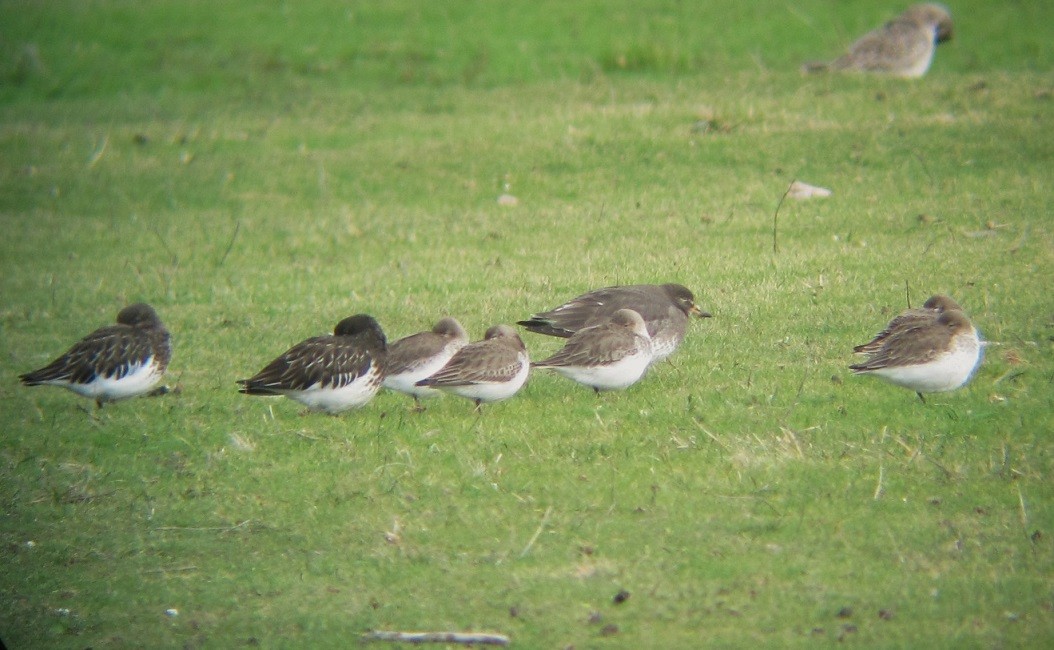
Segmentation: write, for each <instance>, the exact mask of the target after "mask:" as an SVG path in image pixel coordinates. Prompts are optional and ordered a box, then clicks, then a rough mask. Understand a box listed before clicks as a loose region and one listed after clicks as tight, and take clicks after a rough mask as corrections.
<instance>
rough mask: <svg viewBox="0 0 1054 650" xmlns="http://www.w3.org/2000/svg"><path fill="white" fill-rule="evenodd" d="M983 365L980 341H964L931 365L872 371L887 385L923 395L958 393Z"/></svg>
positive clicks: (966, 338)
mask: <svg viewBox="0 0 1054 650" xmlns="http://www.w3.org/2000/svg"><path fill="white" fill-rule="evenodd" d="M980 362H981V345H980V342H979V341H978V339H977V338H976V337H965V336H963V337H960V338H959V341H958V345H957V346H956V347H955V349H954V350H953V351H952V352H950V353H949V354H946V355H944V356H943V357H940V358H939V359H936V360H934V361H931V362H929V363H922V364H918V365H914V366H901V367H899V368H882V369H880V370H872V371H871V374H874V375H878V376H879V377H881V378H883V379H885V380H886V381H888V382H890V383H892V384H896V385H897V386H903V387H904V388H910V389H911V390H914V391H918V392H920V393H941V392H944V391H948V390H955V389H956V388H959V387H960V386H962V385H963V384H965V383H966V382H967V381H968V380H969V379H970V375H972V374H973V372H974V370H975V369H976V368H977V366H978V365H979V364H980Z"/></svg>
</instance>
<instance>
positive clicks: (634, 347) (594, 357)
mask: <svg viewBox="0 0 1054 650" xmlns="http://www.w3.org/2000/svg"><path fill="white" fill-rule="evenodd" d="M641 342H642V339H640V337H638V336H637V335H636V334H634V333H633V332H631V331H629V330H627V329H626V328H624V327H614V326H597V327H594V328H588V329H584V330H582V331H580V332H578V333H577V334H576V335H575V336H573V337H571V339H570V340H568V342H567V344H566V345H565V346H564V347H563V348H562V349H561V350H559V351H558V352H556V354H554V355H552V356H551V357H549V358H548V359H545V360H544V361H539V362H538V363H535V364H533V365H534V366H535V367H538V368H542V367H547V366H596V365H604V364H608V363H614V362H615V361H619V360H621V359H623V358H625V357H626V356H628V355H630V354H636V353H637V352H639V351H640V344H641Z"/></svg>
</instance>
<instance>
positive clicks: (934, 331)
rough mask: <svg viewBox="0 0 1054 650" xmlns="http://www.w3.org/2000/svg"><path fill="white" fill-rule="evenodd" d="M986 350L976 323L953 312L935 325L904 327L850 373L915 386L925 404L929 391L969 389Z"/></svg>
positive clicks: (914, 389)
mask: <svg viewBox="0 0 1054 650" xmlns="http://www.w3.org/2000/svg"><path fill="white" fill-rule="evenodd" d="M982 347H983V345H982V342H981V340H980V337H978V335H977V330H976V329H975V328H974V326H973V325H972V324H971V323H970V320H969V319H968V318H967V317H966V315H965V314H963V312H961V311H959V310H958V309H952V310H949V311H943V312H941V313H940V315H938V316H937V318H936V319H934V320H932V321H928V322H914V323H912V322H908V323H906V324H904V325H901V326H899V327H898V328H897V329H896V330H895V331H893V332H891V333H890V334H889V335H888V336H887V337H886V338H885V340H884V341H883V342H882V344H881V347H879V348H878V349H877V350H874V351H873V352H871V353H870V354H869V356H868V358H867V360H866V361H864V362H863V363H857V364H853V365H851V366H849V369H850V370H852V371H853V372H854V373H855V374H871V375H875V376H876V377H879V378H880V379H884V380H886V381H888V382H890V383H891V384H895V385H897V386H902V387H904V388H909V389H911V390H913V391H915V393H916V394H917V395H918V396H919V399H920V400H922V402H923V403H925V402H926V398H925V397H923V393H940V392H944V391H949V390H955V389H956V388H959V387H961V386H963V385H965V384H966V382H968V381H969V380H970V377H971V376H972V375H973V372H974V370H976V369H977V366H978V365H979V364H980V362H981V350H982Z"/></svg>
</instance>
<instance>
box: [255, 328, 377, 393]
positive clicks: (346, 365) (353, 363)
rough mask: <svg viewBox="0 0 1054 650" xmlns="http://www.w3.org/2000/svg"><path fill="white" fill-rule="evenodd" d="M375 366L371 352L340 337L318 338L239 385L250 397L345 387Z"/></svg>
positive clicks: (270, 364)
mask: <svg viewBox="0 0 1054 650" xmlns="http://www.w3.org/2000/svg"><path fill="white" fill-rule="evenodd" d="M373 364H374V357H373V355H372V354H371V353H370V351H369V350H365V349H362V348H360V347H358V346H355V345H349V344H348V342H346V341H342V340H340V338H339V337H333V336H317V337H314V338H310V339H307V340H306V341H303V342H302V343H298V344H297V345H294V346H293V347H292V348H290V349H289V350H288V351H286V352H285V353H284V354H282V355H281V356H280V357H278V358H277V359H275V360H274V361H272V362H271V363H269V364H267V366H266V367H265V368H264V369H263V370H261V371H260V372H258V373H256V374H255V375H254V376H253V377H252V378H250V379H242V380H240V381H239V382H238V383H239V384H241V385H242V389H241V391H242V392H243V393H250V394H269V393H273V392H274V391H276V390H304V389H306V388H309V387H311V386H314V385H315V384H321V385H322V387H323V388H341V387H344V386H347V385H348V384H350V383H352V382H353V381H355V380H356V379H358V378H360V377H362V376H363V375H365V374H366V373H368V372H369V371H370V369H371V368H372V366H373Z"/></svg>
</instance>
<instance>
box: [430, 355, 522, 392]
mask: <svg viewBox="0 0 1054 650" xmlns="http://www.w3.org/2000/svg"><path fill="white" fill-rule="evenodd" d="M520 359H521V365H522V367H521V368H520V371H519V372H518V373H516V376H515V377H513V378H512V379H511V380H509V381H503V382H491V383H479V384H472V385H469V386H444V387H443V390H446V391H449V392H451V393H453V394H455V395H460V396H461V397H466V398H468V399H471V400H479V401H481V402H499V401H501V400H503V399H508V398H510V397H512V396H513V395H515V394H516V392H517V391H518V390H520V388H521V387H522V386H523V384H524V382H526V381H527V375H528V374H529V373H530V371H531V367H530V363H528V361H527V356H526V355H523V354H521V355H520Z"/></svg>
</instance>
